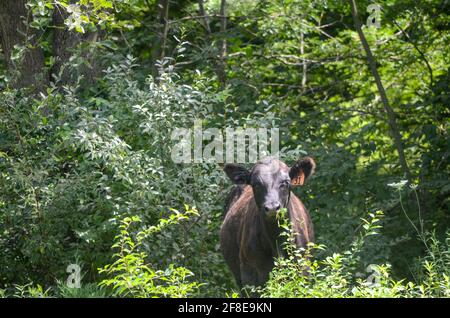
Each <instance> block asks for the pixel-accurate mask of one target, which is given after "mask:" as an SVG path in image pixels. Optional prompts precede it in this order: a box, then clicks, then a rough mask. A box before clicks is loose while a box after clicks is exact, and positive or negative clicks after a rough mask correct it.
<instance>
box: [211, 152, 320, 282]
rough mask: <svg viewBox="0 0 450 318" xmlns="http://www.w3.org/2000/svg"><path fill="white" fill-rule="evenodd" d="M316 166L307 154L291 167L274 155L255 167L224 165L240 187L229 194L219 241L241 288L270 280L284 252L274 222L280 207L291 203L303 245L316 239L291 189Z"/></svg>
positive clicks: (298, 238) (292, 218)
mask: <svg viewBox="0 0 450 318" xmlns="http://www.w3.org/2000/svg"><path fill="white" fill-rule="evenodd" d="M314 169H315V162H314V160H313V159H312V158H309V157H306V158H304V159H302V160H299V161H297V162H296V163H295V164H294V165H293V166H292V167H291V168H289V167H288V166H287V165H286V164H285V163H283V162H282V161H280V160H278V159H276V158H273V157H267V158H265V159H263V160H261V161H259V162H257V163H256V164H255V166H254V167H253V169H252V170H251V171H248V170H247V169H246V168H244V167H242V166H240V165H236V164H227V165H225V167H224V171H225V173H226V174H227V176H228V177H229V178H230V179H231V180H232V181H233V183H235V184H236V186H235V188H234V189H233V190H232V192H231V193H230V195H229V197H228V198H227V202H226V206H225V213H226V215H225V220H224V222H223V224H222V227H221V229H220V245H221V248H222V252H223V255H224V257H225V261H226V262H227V264H228V266H229V267H230V269H231V272H232V273H233V275H234V277H235V279H236V282H237V284H238V286H239V288H242V287H243V286H246V285H251V286H261V285H263V284H264V283H266V282H267V280H268V278H269V273H270V271H271V270H272V268H273V266H274V258H275V257H278V256H281V255H282V254H283V251H282V250H280V246H281V244H282V238H281V237H280V233H281V230H280V228H279V226H278V223H277V220H276V213H277V212H278V211H279V210H280V209H281V208H284V207H287V210H288V212H289V219H290V223H291V226H292V229H293V231H294V233H295V234H296V235H295V244H296V245H297V246H298V247H299V248H305V247H306V245H307V243H308V242H312V241H313V240H314V233H313V227H312V223H311V218H310V216H309V214H308V211H307V210H306V208H305V207H304V205H303V203H302V202H301V201H300V200H299V199H298V198H297V197H296V196H295V195H294V193H292V192H291V187H292V186H296V185H302V184H303V182H304V181H305V179H306V178H308V177H309V176H310V175H311V174H312V173H313V172H314Z"/></svg>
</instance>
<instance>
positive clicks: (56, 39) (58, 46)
mask: <svg viewBox="0 0 450 318" xmlns="http://www.w3.org/2000/svg"><path fill="white" fill-rule="evenodd" d="M72 1H73V0H72ZM67 17H68V13H67V12H66V11H65V10H64V9H63V8H59V7H56V8H55V10H54V12H53V26H54V31H53V47H52V48H53V56H54V57H55V64H54V65H53V67H52V70H51V74H52V77H53V78H52V80H53V79H57V80H58V85H59V86H63V85H67V84H74V83H75V82H76V81H77V78H78V76H79V75H82V76H83V77H84V82H85V84H87V85H90V84H93V83H94V82H95V77H96V76H98V75H99V74H100V72H101V67H100V64H99V63H98V62H97V61H95V59H94V56H92V54H90V53H89V51H88V49H85V48H83V49H84V51H82V52H81V54H82V55H81V56H82V57H83V58H84V59H85V62H87V63H86V64H84V65H80V66H78V68H74V67H73V65H72V63H70V58H71V57H72V56H73V54H74V51H75V50H77V48H78V46H79V45H80V44H83V45H84V44H86V43H87V44H89V43H94V42H96V41H98V39H99V38H100V37H101V35H102V34H101V33H100V32H99V31H97V32H86V33H84V34H82V33H78V32H75V31H69V30H68V29H67V27H66V26H65V24H64V20H65V19H66V18H67Z"/></svg>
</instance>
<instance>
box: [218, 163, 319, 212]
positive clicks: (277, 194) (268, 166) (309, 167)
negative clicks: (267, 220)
mask: <svg viewBox="0 0 450 318" xmlns="http://www.w3.org/2000/svg"><path fill="white" fill-rule="evenodd" d="M314 168H315V163H314V160H313V159H312V158H309V157H306V158H304V159H302V160H299V161H297V162H296V163H295V164H294V165H293V166H292V167H291V168H289V167H288V166H287V165H286V164H285V163H283V162H281V161H279V160H278V159H275V158H272V157H267V158H265V159H263V160H261V161H259V162H258V163H256V164H255V166H254V167H253V169H252V170H251V171H248V170H247V169H246V168H244V167H242V166H240V165H235V164H227V165H225V168H224V170H225V172H226V174H227V175H228V177H229V178H230V179H231V180H232V181H233V182H234V183H236V184H249V185H251V186H252V189H253V194H254V197H255V202H256V205H257V206H258V209H259V210H260V211H261V212H262V213H263V214H264V215H273V214H275V213H276V212H277V211H278V210H280V209H281V208H283V207H286V206H287V204H288V200H289V192H290V188H291V186H297V185H302V184H303V182H304V181H305V179H306V178H307V177H309V176H310V175H311V174H312V173H313V171H314Z"/></svg>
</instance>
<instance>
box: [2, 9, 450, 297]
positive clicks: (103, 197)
mask: <svg viewBox="0 0 450 318" xmlns="http://www.w3.org/2000/svg"><path fill="white" fill-rule="evenodd" d="M352 3H353V1H327V0H314V1H304V0H274V1H264V0H245V1H244V0H241V1H234V0H227V1H225V0H205V1H197V0H196V1H194V0H183V1H168V0H116V1H111V0H83V1H68V0H64V1H54V0H40V1H37V0H28V1H26V0H14V1H12V0H2V1H1V2H0V38H1V41H0V43H1V46H0V250H1V251H2V252H1V253H0V296H2V297H227V296H229V295H234V296H235V295H236V293H237V292H238V291H237V289H236V286H235V284H234V281H233V280H232V275H231V273H230V272H229V270H228V269H227V267H226V265H225V262H224V260H223V257H222V255H221V252H220V248H219V242H218V231H219V228H220V225H221V223H222V220H223V206H224V201H225V197H226V195H227V193H228V191H229V189H230V186H231V185H230V183H229V181H228V180H227V178H226V177H225V175H224V173H223V171H222V168H221V166H220V165H219V164H217V163H192V164H177V163H174V162H173V161H172V159H171V152H172V150H173V143H172V142H171V133H172V131H173V130H174V129H175V128H187V129H191V128H193V126H194V122H195V121H196V120H201V122H202V126H203V128H204V129H206V128H218V129H221V130H223V129H225V128H226V127H244V128H248V127H254V128H258V127H267V128H271V127H279V128H280V142H281V147H280V149H281V157H282V159H283V160H284V161H285V162H287V163H289V164H290V163H292V162H294V160H296V159H297V158H298V157H301V156H304V155H306V154H308V155H310V156H312V157H314V158H315V161H316V162H317V172H316V174H315V175H314V177H313V178H311V180H309V182H308V183H307V184H306V185H305V186H304V187H300V188H299V189H296V190H295V192H296V194H297V195H298V196H299V197H300V198H301V200H302V201H303V202H304V204H305V206H306V207H307V208H308V209H309V211H310V214H311V217H312V219H313V223H314V228H315V233H316V243H315V245H314V246H311V248H310V249H308V250H307V251H303V252H305V253H306V256H308V257H302V256H301V255H299V251H297V250H295V249H293V248H292V246H290V245H289V244H288V245H287V246H286V248H287V249H288V250H289V257H287V258H284V259H278V260H277V262H276V267H275V268H274V270H273V272H272V275H271V279H270V281H269V282H268V284H267V285H266V286H265V287H263V288H261V289H260V290H259V292H260V293H261V295H262V296H263V297H449V296H450V282H449V279H450V278H449V277H450V273H449V271H450V247H449V244H450V231H449V228H450V213H449V212H450V200H449V194H450V164H449V163H450V141H449V128H450V125H449V124H450V121H449V114H450V112H449V110H450V107H449V105H450V99H449V97H450V96H449V87H450V75H449V70H450V67H449V66H450V61H449V57H450V46H449V45H448V43H450V33H449V28H450V27H449V22H450V19H449V17H448V15H447V14H446V13H445V12H448V10H449V9H450V8H449V3H448V1H440V0H430V1H419V2H418V1H410V0H380V1H377V2H376V3H377V4H379V5H381V8H382V10H381V12H380V19H381V20H380V28H373V27H372V28H369V27H367V26H366V25H365V22H366V19H367V18H368V16H369V14H370V13H369V12H366V8H367V6H368V5H369V4H372V3H375V2H374V1H357V9H358V10H357V11H358V12H357V13H356V14H355V12H354V14H352ZM17 13H19V14H17ZM20 15H22V17H27V18H20ZM358 20H359V21H361V22H362V23H363V24H364V25H363V26H362V29H361V30H362V34H363V37H361V34H360V32H358V29H359V24H358V23H355V21H356V22H357V21H358ZM17 31H19V32H17ZM364 41H366V42H367V44H368V47H369V50H370V53H371V55H373V56H372V58H370V56H369V58H368V52H367V48H366V49H365V48H364V47H363V45H362V43H363V42H364ZM370 65H372V66H374V68H375V69H374V68H370ZM377 78H378V79H379V80H381V84H382V85H381V87H380V86H379V85H377ZM378 84H379V83H378ZM379 211H383V213H381V212H379ZM287 230H288V228H287ZM288 232H289V231H287V233H286V235H289V233H288ZM70 264H78V265H79V266H80V267H81V288H70V287H68V286H67V284H66V280H67V278H68V276H69V273H67V272H66V269H67V266H68V265H70ZM306 269H307V270H306ZM306 271H307V272H308V275H303V274H304V273H305V272H306Z"/></svg>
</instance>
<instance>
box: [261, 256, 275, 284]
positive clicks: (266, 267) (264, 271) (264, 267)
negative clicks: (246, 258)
mask: <svg viewBox="0 0 450 318" xmlns="http://www.w3.org/2000/svg"><path fill="white" fill-rule="evenodd" d="M272 269H273V262H272V261H269V262H264V263H262V264H259V266H258V286H263V285H264V284H265V283H267V281H268V280H269V275H270V272H271V271H272Z"/></svg>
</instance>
